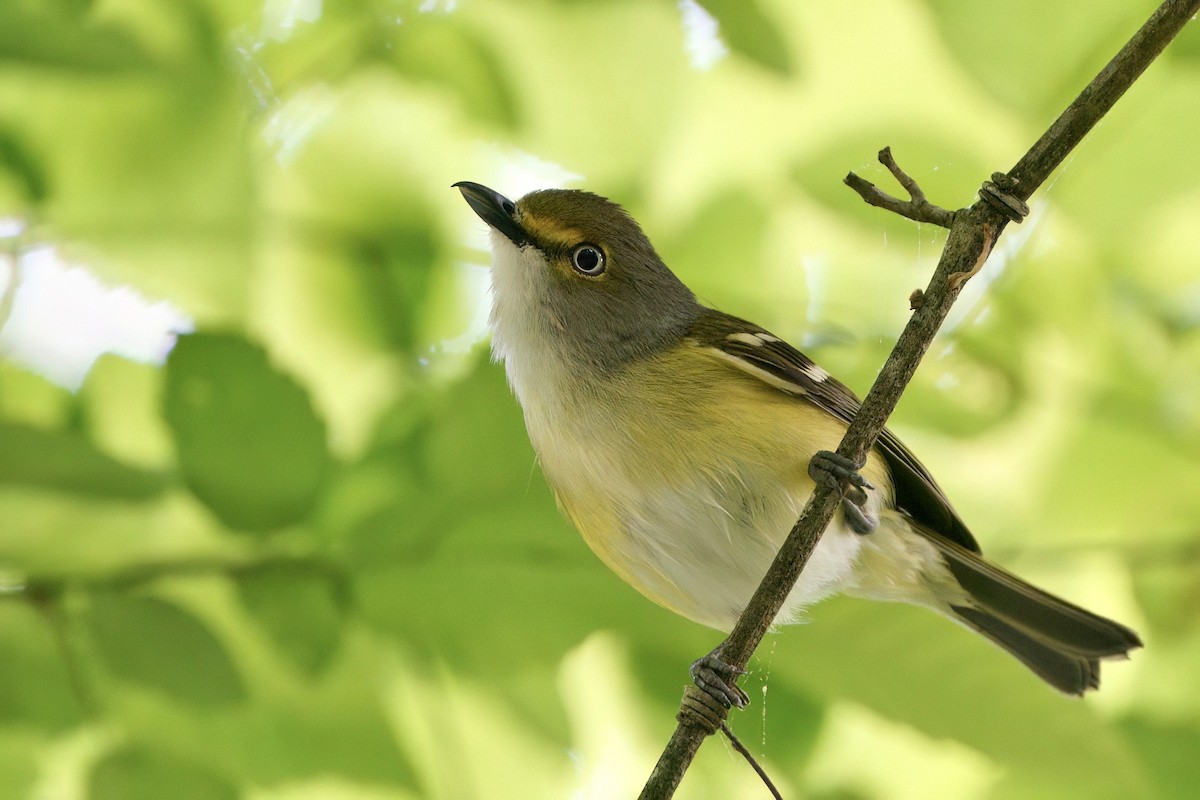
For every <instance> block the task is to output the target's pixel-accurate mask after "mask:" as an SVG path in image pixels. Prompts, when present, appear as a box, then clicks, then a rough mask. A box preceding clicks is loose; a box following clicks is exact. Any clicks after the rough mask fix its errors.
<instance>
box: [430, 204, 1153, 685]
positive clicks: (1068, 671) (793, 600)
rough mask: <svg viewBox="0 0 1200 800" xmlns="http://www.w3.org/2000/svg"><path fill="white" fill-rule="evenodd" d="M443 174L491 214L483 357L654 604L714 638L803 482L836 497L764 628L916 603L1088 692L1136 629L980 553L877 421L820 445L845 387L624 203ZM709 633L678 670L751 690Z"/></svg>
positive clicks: (575, 502)
mask: <svg viewBox="0 0 1200 800" xmlns="http://www.w3.org/2000/svg"><path fill="white" fill-rule="evenodd" d="M453 186H454V187H455V188H457V189H459V191H460V192H461V193H462V196H463V198H464V199H465V200H466V202H467V203H468V205H469V206H470V207H471V209H472V210H473V211H474V212H475V213H476V214H477V215H478V216H479V217H480V218H481V219H482V220H483V221H484V222H486V223H487V225H488V227H489V229H490V231H489V240H490V247H491V251H492V266H491V277H492V308H491V313H490V316H489V325H490V328H491V332H492V352H493V356H494V357H495V358H496V359H497V360H498V361H502V362H503V364H504V369H505V373H506V375H507V379H508V382H509V385H510V387H511V389H512V391H513V392H514V394H515V395H516V398H517V400H518V402H519V404H520V406H521V409H522V412H523V416H524V420H525V426H526V429H527V432H528V435H529V439H530V441H531V443H532V445H533V448H534V451H535V452H536V455H537V459H538V462H539V464H540V466H541V469H542V472H543V473H544V475H545V478H546V481H547V483H548V484H549V486H550V487H551V489H552V490H553V492H554V495H555V497H556V498H557V501H558V504H559V506H560V508H561V509H562V510H563V512H564V513H565V515H566V516H567V517H568V518H569V519H570V521H571V522H572V523H573V524H574V526H575V527H576V529H578V531H579V533H580V534H581V536H582V537H583V539H584V541H585V542H586V543H587V545H588V546H589V547H590V548H591V550H592V551H593V552H594V553H595V554H596V555H597V556H598V557H599V559H600V560H601V561H603V562H604V563H605V564H606V565H607V566H608V567H609V568H610V569H611V570H612V571H613V572H615V573H616V574H617V575H618V576H619V577H620V578H621V579H623V580H624V581H625V582H627V583H628V584H630V585H631V586H633V587H634V588H635V589H637V590H638V591H639V592H641V593H642V594H643V595H645V596H646V597H647V598H649V599H650V600H652V601H654V602H655V603H658V604H659V605H662V606H664V607H666V608H668V609H670V610H672V611H674V612H676V613H678V614H680V615H682V616H683V617H686V618H687V619H690V620H692V621H694V622H697V623H700V624H702V625H705V626H708V627H710V628H713V629H716V630H718V631H722V632H725V633H728V632H729V631H730V630H731V629H732V627H733V626H734V624H735V623H736V621H737V619H738V617H739V615H740V614H741V613H742V610H743V609H744V608H745V606H746V604H747V602H748V601H749V599H750V597H751V595H752V594H753V592H754V591H755V589H756V588H757V586H758V584H759V582H760V581H761V580H762V577H763V576H764V574H765V573H766V571H767V568H768V567H769V565H770V564H771V562H772V560H773V558H774V557H775V555H776V553H777V552H778V549H779V547H780V545H781V544H782V543H783V541H784V539H785V538H786V537H787V534H788V533H789V531H790V530H791V528H792V526H793V524H794V523H795V521H796V519H797V518H798V516H799V514H800V511H801V509H802V508H803V507H804V504H805V502H806V500H807V499H808V497H809V496H810V495H811V494H812V492H813V490H814V488H815V485H816V481H818V480H830V479H831V480H836V481H838V483H839V485H840V486H842V487H843V488H844V495H843V497H842V500H841V503H840V505H839V509H838V512H837V513H836V514H835V516H834V518H833V520H832V521H831V523H830V525H829V527H828V529H827V530H826V532H825V534H824V535H823V536H822V537H821V539H820V540H819V542H818V544H817V546H816V548H815V550H814V551H813V553H812V555H811V558H810V560H809V561H808V563H807V564H806V566H805V568H804V570H803V572H802V573H801V575H800V578H799V580H798V582H797V583H796V586H795V587H794V588H793V589H792V590H791V592H790V593H789V595H788V597H787V600H786V602H785V603H784V606H783V607H782V609H781V610H780V613H779V615H778V617H777V618H776V619H775V620H774V622H775V623H776V624H785V623H788V622H793V621H797V620H798V619H799V618H800V617H801V614H802V612H803V611H804V609H806V608H807V607H808V606H810V605H811V604H813V603H815V602H817V601H819V600H821V599H823V598H825V597H828V596H830V595H833V594H839V593H840V594H845V595H850V596H855V597H861V598H867V599H871V600H882V601H900V602H906V603H911V604H915V605H918V606H923V607H925V608H928V609H932V610H933V611H935V612H937V613H939V614H941V615H943V616H945V617H948V618H950V619H951V620H953V621H955V622H957V623H960V624H961V625H963V626H965V627H966V628H968V629H970V630H973V631H975V632H976V633H979V634H982V635H983V636H984V637H985V638H987V639H988V640H990V641H991V642H993V643H994V644H996V645H998V646H999V647H1000V648H1002V649H1003V650H1005V651H1007V652H1008V653H1010V654H1011V655H1013V656H1015V657H1016V658H1017V659H1018V660H1019V661H1020V662H1021V663H1022V664H1024V665H1025V666H1026V667H1027V668H1029V669H1030V670H1031V671H1032V672H1033V673H1034V674H1036V675H1037V676H1038V677H1040V678H1041V679H1042V680H1044V681H1045V682H1046V683H1048V684H1049V685H1050V686H1052V687H1054V688H1055V689H1057V690H1059V691H1060V692H1063V693H1065V694H1068V695H1082V694H1084V693H1085V692H1087V691H1088V690H1091V689H1096V688H1098V687H1099V685H1100V662H1101V661H1103V660H1106V659H1117V658H1126V657H1128V653H1129V652H1130V651H1131V650H1133V649H1135V648H1138V647H1141V646H1142V642H1141V639H1140V638H1139V637H1138V635H1137V633H1135V632H1134V631H1133V630H1131V629H1130V628H1128V627H1126V626H1125V625H1122V624H1121V623H1118V622H1115V621H1113V620H1111V619H1107V618H1105V617H1103V616H1100V615H1098V614H1095V613H1092V612H1090V611H1087V610H1085V609H1084V608H1081V607H1080V606H1078V605H1075V604H1073V603H1070V602H1068V601H1067V600H1064V599H1061V598H1059V597H1056V596H1055V595H1053V594H1050V593H1049V592H1046V591H1044V590H1042V589H1039V588H1037V587H1035V586H1033V585H1032V584H1030V583H1028V582H1026V581H1024V580H1022V579H1021V578H1018V577H1016V576H1015V575H1013V574H1011V573H1010V572H1008V571H1006V570H1004V569H1003V568H1001V567H1000V566H998V565H996V564H994V563H992V562H990V561H987V560H985V559H984V558H983V557H982V555H981V553H980V548H979V545H978V543H977V542H976V540H975V537H974V536H973V535H972V533H971V531H970V530H969V529H968V528H967V526H966V524H965V523H964V522H963V520H962V518H961V517H960V516H959V514H958V512H957V511H955V509H954V508H953V506H952V505H951V504H950V501H949V500H948V499H947V497H946V494H945V493H944V492H943V490H942V489H941V487H939V485H938V484H937V482H936V481H935V480H934V478H933V476H932V475H931V474H930V472H929V470H927V469H926V468H925V467H924V466H923V465H922V464H921V462H920V461H918V460H917V458H916V457H915V456H914V455H913V454H912V452H911V451H910V450H909V449H908V447H906V446H905V445H904V444H903V443H902V442H901V441H900V439H899V438H897V437H896V435H895V434H894V433H892V432H891V431H890V430H887V429H885V430H884V431H883V432H882V434H881V435H880V437H879V439H878V440H877V442H876V444H875V445H874V447H873V448H872V449H871V450H870V452H869V453H868V455H867V458H866V460H865V463H863V464H854V463H848V459H845V458H844V457H842V456H840V455H838V454H836V453H834V452H833V451H834V450H835V449H836V447H837V444H838V443H839V441H840V440H841V437H842V435H843V433H844V432H845V430H846V427H847V425H848V424H849V422H850V421H851V420H852V419H853V418H854V416H855V413H856V412H857V411H858V408H859V405H860V402H859V400H858V398H857V397H856V396H855V395H854V393H853V392H852V391H851V390H850V389H848V388H847V387H846V386H844V385H843V384H842V383H840V382H839V381H838V380H836V379H835V378H834V377H833V376H832V375H830V374H829V373H828V372H827V371H826V370H825V369H823V368H822V367H820V366H818V365H817V364H816V363H815V362H813V361H812V360H811V359H810V358H808V357H807V356H805V355H804V354H803V353H801V352H800V351H799V350H797V349H796V348H794V347H793V346H792V345H790V344H788V343H787V342H786V341H784V340H783V339H782V338H780V337H778V336H775V335H774V334H772V333H771V332H769V331H768V330H766V329H764V328H762V327H760V326H758V325H755V324H753V323H752V322H749V321H746V320H744V319H740V318H738V317H734V316H731V315H729V314H725V313H722V312H721V311H718V310H716V309H713V308H709V307H707V306H705V305H703V304H701V303H700V301H699V300H697V298H696V296H695V295H694V294H693V292H692V291H691V290H690V289H688V287H687V286H686V285H685V284H684V283H683V281H681V280H680V279H679V278H678V277H677V276H676V274H675V273H674V272H672V271H671V269H669V268H668V267H667V265H666V264H665V263H664V262H663V260H662V258H661V257H660V256H659V254H658V252H657V251H656V250H655V248H654V246H653V245H652V244H651V242H650V240H649V238H648V237H647V236H646V234H645V233H644V232H643V230H642V228H641V227H640V226H639V225H638V223H637V222H636V221H635V220H634V219H633V217H632V216H630V214H628V213H627V212H626V211H625V210H624V209H623V208H622V207H621V206H620V205H618V204H617V203H615V202H612V201H611V200H608V199H607V198H605V197H602V196H600V195H597V194H593V193H590V192H586V191H581V190H575V189H542V190H537V191H533V192H530V193H528V194H526V195H524V196H523V197H521V198H520V199H519V200H517V201H515V202H514V201H512V200H510V199H508V198H507V197H505V196H504V195H502V194H500V193H499V192H496V191H494V190H492V189H490V188H488V187H486V186H484V185H482V184H479V183H474V182H471V181H460V182H458V183H455V184H453ZM737 672H738V671H737V670H734V669H733V668H731V667H730V666H729V665H727V664H725V663H724V661H723V660H722V659H721V658H720V647H718V648H717V649H715V650H714V651H713V652H712V653H710V654H709V655H708V656H706V657H705V658H703V659H700V660H699V661H697V662H696V664H694V665H693V668H692V676H693V678H694V679H695V681H696V683H697V684H698V685H700V686H701V688H702V689H704V690H705V691H707V692H709V693H710V694H711V695H713V696H714V697H716V698H717V699H718V700H719V701H720V702H721V703H722V704H724V705H725V706H727V707H728V706H744V705H745V704H746V702H747V700H748V698H747V697H746V695H745V693H744V692H743V691H742V690H741V689H740V688H738V687H737V686H736V685H735V684H736V676H737Z"/></svg>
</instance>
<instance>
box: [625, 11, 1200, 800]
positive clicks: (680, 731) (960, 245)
mask: <svg viewBox="0 0 1200 800" xmlns="http://www.w3.org/2000/svg"><path fill="white" fill-rule="evenodd" d="M1198 10H1200V0H1167V1H1166V2H1164V3H1163V4H1162V5H1161V6H1159V8H1158V9H1157V10H1156V11H1155V12H1154V14H1153V15H1151V17H1150V19H1149V20H1148V21H1147V22H1146V23H1145V25H1143V26H1142V27H1141V28H1140V29H1139V30H1138V31H1137V33H1135V34H1134V35H1133V37H1132V38H1131V39H1130V40H1129V42H1128V43H1127V44H1126V45H1125V46H1124V47H1123V48H1121V50H1120V52H1118V53H1117V55H1116V56H1114V57H1113V59H1112V60H1111V61H1110V62H1109V63H1108V64H1107V65H1106V66H1105V67H1104V69H1102V70H1101V71H1100V73H1099V74H1098V75H1097V76H1096V77H1095V79H1093V80H1092V82H1091V83H1090V84H1088V86H1087V87H1086V88H1085V89H1084V90H1083V91H1082V92H1081V93H1080V95H1079V96H1078V97H1077V98H1076V99H1075V100H1074V101H1073V102H1072V103H1071V104H1070V105H1069V106H1068V107H1067V109H1066V110H1065V111H1064V112H1063V113H1062V114H1061V115H1060V116H1059V118H1058V119H1057V120H1055V122H1054V124H1053V125H1051V126H1050V128H1049V129H1048V130H1047V131H1046V132H1045V133H1044V134H1043V135H1042V136H1041V138H1039V139H1038V140H1037V142H1036V143H1035V144H1034V145H1033V147H1031V148H1030V149H1029V152H1027V153H1026V154H1025V155H1024V156H1022V157H1021V159H1020V160H1019V161H1018V162H1017V163H1016V165H1014V166H1013V168H1012V170H1011V171H1010V172H1009V173H1008V176H1007V178H1009V179H1011V180H1004V181H1003V182H1002V183H1003V188H1004V189H1005V190H1007V191H1008V192H1009V193H1010V194H1011V195H1013V196H1014V197H1016V198H1017V199H1018V200H1021V201H1024V200H1028V199H1029V197H1030V196H1031V195H1032V194H1033V193H1034V192H1035V191H1036V190H1037V189H1038V188H1039V187H1040V186H1041V185H1042V183H1043V182H1045V180H1046V179H1047V178H1048V177H1049V176H1050V173H1051V172H1053V171H1054V169H1055V168H1056V167H1057V166H1058V165H1059V164H1061V163H1062V161H1063V159H1064V158H1065V157H1066V156H1067V154H1068V153H1070V152H1071V151H1072V150H1073V149H1074V148H1075V147H1076V146H1077V145H1078V144H1079V143H1080V141H1082V140H1083V138H1084V136H1085V135H1086V134H1087V133H1088V131H1090V130H1091V129H1092V127H1094V126H1095V124H1096V123H1097V122H1098V121H1099V120H1100V119H1101V118H1102V117H1103V116H1104V115H1105V114H1106V113H1107V112H1108V110H1109V109H1110V108H1112V106H1113V104H1114V103H1116V101H1117V99H1118V98H1120V97H1121V95H1122V94H1124V93H1125V91H1126V90H1127V89H1128V88H1129V87H1130V86H1131V85H1132V84H1133V82H1134V81H1135V80H1136V79H1137V78H1138V77H1139V76H1140V75H1141V74H1142V72H1143V71H1144V70H1145V69H1146V67H1148V66H1149V65H1150V63H1151V62H1153V61H1154V59H1155V58H1156V57H1157V56H1158V55H1159V53H1161V52H1162V51H1163V49H1164V48H1165V47H1166V46H1167V44H1168V43H1170V41H1171V40H1172V39H1173V38H1174V37H1175V35H1176V34H1177V33H1179V31H1180V30H1181V29H1182V28H1183V26H1184V25H1185V24H1186V23H1187V22H1188V20H1189V19H1191V18H1192V17H1193V16H1194V15H1195V14H1196V13H1197V11H1198ZM1000 177H1003V176H1000ZM998 182H999V181H998ZM1010 219H1011V215H1006V214H1004V213H1002V212H1001V211H1000V210H999V209H998V208H997V207H996V206H995V205H994V204H992V203H989V202H985V201H984V200H982V199H981V200H979V201H977V202H976V203H975V204H974V205H972V206H970V207H968V208H964V209H960V210H958V211H957V212H954V214H953V219H952V222H951V223H950V234H949V236H948V238H947V241H946V246H945V249H944V250H943V251H942V256H941V259H940V261H939V262H938V265H937V269H936V270H935V271H934V274H933V277H932V279H931V280H930V282H929V287H928V288H927V289H926V290H925V292H924V295H923V297H922V298H921V301H920V302H919V303H916V304H915V305H916V310H915V311H914V313H913V315H912V317H911V318H910V319H909V322H908V324H907V326H906V327H905V328H904V331H903V332H902V333H901V335H900V340H899V341H898V342H897V344H896V347H895V349H893V350H892V353H891V355H890V356H889V357H888V359H887V361H886V362H885V363H884V365H883V368H882V369H881V370H880V372H879V376H878V377H877V378H876V380H875V384H874V385H873V386H872V387H871V390H870V391H869V392H868V393H867V396H866V397H865V398H864V400H863V404H862V409H861V410H860V411H859V413H858V415H857V416H856V417H855V419H854V421H853V422H852V423H851V424H850V426H849V428H848V430H847V431H846V435H845V437H844V438H843V439H842V442H841V445H840V446H839V447H838V452H839V453H841V454H842V455H845V456H848V457H849V458H852V459H854V460H856V461H858V462H862V461H863V459H864V458H865V457H866V454H867V451H868V450H869V449H870V448H871V447H872V446H873V445H874V443H875V439H876V438H877V437H878V436H879V434H880V432H881V431H882V430H883V426H884V423H885V422H886V421H887V418H888V416H890V414H891V413H892V411H893V409H895V407H896V404H897V403H898V402H899V399H900V395H901V393H902V392H903V391H904V388H905V387H906V386H907V385H908V382H909V380H910V379H911V378H912V376H913V373H914V372H915V371H916V368H917V364H918V363H919V362H920V360H921V358H922V357H923V356H924V354H925V352H926V350H928V348H929V344H930V342H932V341H933V337H934V335H935V334H936V333H937V330H938V328H939V327H941V324H942V322H943V320H945V318H946V314H947V313H948V312H949V310H950V306H951V305H952V304H953V303H954V300H955V299H956V298H957V297H958V293H959V291H960V290H961V288H962V285H963V283H964V282H965V279H966V278H967V277H969V276H970V275H973V274H974V273H975V272H977V271H978V270H979V268H980V267H981V266H982V265H983V262H984V261H985V260H986V259H987V257H988V254H989V253H990V252H991V250H992V247H993V246H994V244H995V242H996V239H997V237H999V236H1000V234H1001V233H1002V232H1003V230H1004V227H1005V225H1006V224H1007V223H1008V222H1009V221H1010ZM840 499H841V498H840V495H839V493H838V492H837V491H835V490H833V489H831V488H829V487H828V486H827V485H825V484H818V485H817V488H816V490H815V491H814V492H813V495H812V497H811V498H810V499H809V501H808V504H807V505H806V506H805V507H804V510H803V511H802V512H801V514H800V519H799V520H798V521H797V522H796V524H795V526H794V527H793V528H792V531H791V533H790V534H789V535H788V537H787V540H786V541H785V542H784V544H783V546H782V548H780V551H779V554H778V555H777V556H776V558H775V561H774V563H773V564H772V565H771V568H770V570H768V572H767V575H766V577H764V578H763V581H762V583H761V584H760V585H759V587H758V590H757V591H756V592H755V593H754V596H753V597H752V598H751V599H750V602H749V604H748V605H747V606H746V609H745V611H744V612H743V613H742V616H741V618H740V619H739V620H738V623H737V625H736V626H735V627H734V629H733V631H732V632H731V633H730V635H729V637H728V638H727V639H726V640H725V644H724V646H723V650H722V653H721V655H722V659H723V660H724V661H725V662H726V663H728V664H730V665H731V666H734V667H737V668H740V669H744V668H745V666H746V664H747V663H748V662H749V660H750V656H751V655H752V654H753V653H754V650H755V648H757V647H758V644H759V642H760V641H762V638H763V636H764V635H765V634H766V632H767V630H768V629H769V628H770V626H771V623H772V621H773V620H774V619H775V616H776V615H777V614H778V613H779V610H780V608H782V607H783V603H784V601H785V599H786V598H787V596H788V594H789V593H790V592H791V589H792V587H793V586H794V585H795V583H796V580H797V579H798V578H799V577H800V573H801V571H802V570H803V569H804V565H805V563H807V561H808V559H809V557H810V556H811V555H812V552H813V550H814V549H815V547H816V544H817V541H818V540H819V539H820V537H821V534H822V533H823V532H824V530H825V528H826V526H827V525H828V524H829V521H830V520H831V519H832V518H833V514H834V512H835V511H836V510H837V507H838V504H839V502H840ZM705 736H706V731H705V729H704V728H703V727H702V726H701V725H699V724H697V723H696V722H695V721H694V720H693V719H691V718H689V716H688V715H687V714H683V713H681V715H680V721H679V724H678V726H677V727H676V729H675V732H674V734H673V735H672V736H671V739H670V741H669V742H668V743H667V746H666V748H665V749H664V750H663V753H662V755H661V756H660V757H659V760H658V763H657V764H656V765H655V767H654V771H653V772H652V773H651V775H650V778H649V780H648V781H647V783H646V785H645V787H644V788H643V789H642V793H641V795H640V798H641V800H665V798H670V797H672V796H673V795H674V793H675V789H676V788H677V787H678V785H679V782H680V781H681V780H682V778H683V775H684V773H685V772H686V771H687V768H688V766H689V765H690V763H691V761H692V758H693V757H694V756H695V754H696V752H697V750H699V748H700V744H701V743H702V742H703V740H704V738H705Z"/></svg>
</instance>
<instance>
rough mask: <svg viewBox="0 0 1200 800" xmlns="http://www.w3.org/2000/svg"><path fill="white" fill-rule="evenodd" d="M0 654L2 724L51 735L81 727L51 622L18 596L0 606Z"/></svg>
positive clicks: (76, 700)
mask: <svg viewBox="0 0 1200 800" xmlns="http://www.w3.org/2000/svg"><path fill="white" fill-rule="evenodd" d="M0 653H3V654H4V655H3V657H0V722H3V723H16V724H20V725H27V726H35V727H45V728H49V729H52V730H57V729H61V728H67V727H70V726H72V725H75V724H78V723H79V722H80V720H81V713H80V712H81V709H80V699H79V698H78V697H76V695H75V693H74V689H73V687H72V686H71V680H70V675H69V674H68V671H67V663H66V660H65V656H64V654H63V652H62V650H61V649H60V648H59V647H58V643H57V642H56V641H55V637H54V632H53V631H52V629H51V627H50V623H49V620H48V619H47V618H46V617H44V616H39V615H38V613H37V612H36V611H35V610H34V609H33V608H31V607H30V606H29V605H28V604H26V603H23V602H21V598H20V597H19V596H15V595H14V596H11V597H9V598H8V599H6V600H3V601H0Z"/></svg>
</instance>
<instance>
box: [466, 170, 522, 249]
mask: <svg viewBox="0 0 1200 800" xmlns="http://www.w3.org/2000/svg"><path fill="white" fill-rule="evenodd" d="M452 188H454V189H458V190H459V191H460V192H462V196H463V199H464V200H466V201H467V205H469V206H470V207H471V209H472V210H474V212H475V213H476V214H478V215H479V217H480V219H482V220H483V221H484V222H486V223H487V224H488V225H491V226H492V227H493V228H495V229H496V230H498V231H500V232H501V233H503V234H504V235H505V236H507V237H508V238H509V240H510V241H511V242H512V243H513V244H515V245H516V246H517V247H524V246H525V245H527V244H529V235H528V234H526V233H525V230H524V229H523V228H522V227H521V226H520V225H518V224H517V221H516V219H514V216H515V215H516V213H517V204H516V203H514V202H513V201H512V200H509V199H508V198H507V197H505V196H504V195H502V194H500V193H499V192H496V191H493V190H491V189H489V188H488V187H486V186H484V185H483V184H480V183H472V182H471V181H459V182H458V183H456V184H454V185H453V187H452Z"/></svg>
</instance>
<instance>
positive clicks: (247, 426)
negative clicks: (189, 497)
mask: <svg viewBox="0 0 1200 800" xmlns="http://www.w3.org/2000/svg"><path fill="white" fill-rule="evenodd" d="M164 408H165V412H164V413H165V415H166V419H167V423H168V424H169V425H170V427H171V431H172V433H173V435H174V437H175V445H176V448H177V450H178V452H179V461H180V466H181V467H182V468H183V475H184V479H185V480H186V482H187V485H188V487H189V488H190V489H191V490H192V492H193V493H194V494H195V495H196V496H197V497H198V498H200V499H201V500H202V501H203V502H204V503H205V504H206V505H208V507H209V508H211V509H212V510H213V512H214V513H216V515H217V516H218V517H220V518H221V519H222V520H223V521H224V522H225V523H227V524H228V525H230V526H232V527H234V528H240V529H243V530H249V531H266V530H271V529H275V528H279V527H282V526H285V525H290V524H295V523H298V522H301V521H303V520H304V519H305V518H306V517H307V516H308V515H309V513H310V512H311V511H312V509H313V506H314V504H315V503H316V501H317V498H318V495H319V494H320V492H321V490H322V489H323V487H324V485H325V480H326V476H327V473H328V471H329V466H330V456H329V453H328V451H327V450H326V448H325V425H324V423H323V422H322V421H321V420H320V419H319V418H318V417H317V415H316V413H315V412H314V411H313V407H312V403H311V402H310V401H309V398H308V395H307V394H306V393H305V391H304V389H303V388H301V387H300V385H299V384H297V383H296V382H295V381H294V380H292V378H290V377H289V376H287V375H284V374H283V373H281V372H279V371H278V370H276V369H275V368H274V367H272V366H271V364H270V363H269V362H268V361H267V356H266V354H265V353H264V352H263V350H262V348H260V347H258V346H257V345H253V344H251V343H250V342H247V341H246V340H245V339H242V338H241V337H239V336H234V335H232V334H195V335H191V336H185V337H181V338H180V340H179V343H178V344H177V345H176V346H175V350H174V351H173V352H172V353H171V357H170V358H169V359H168V361H167V379H166V393H165V399H164Z"/></svg>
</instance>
